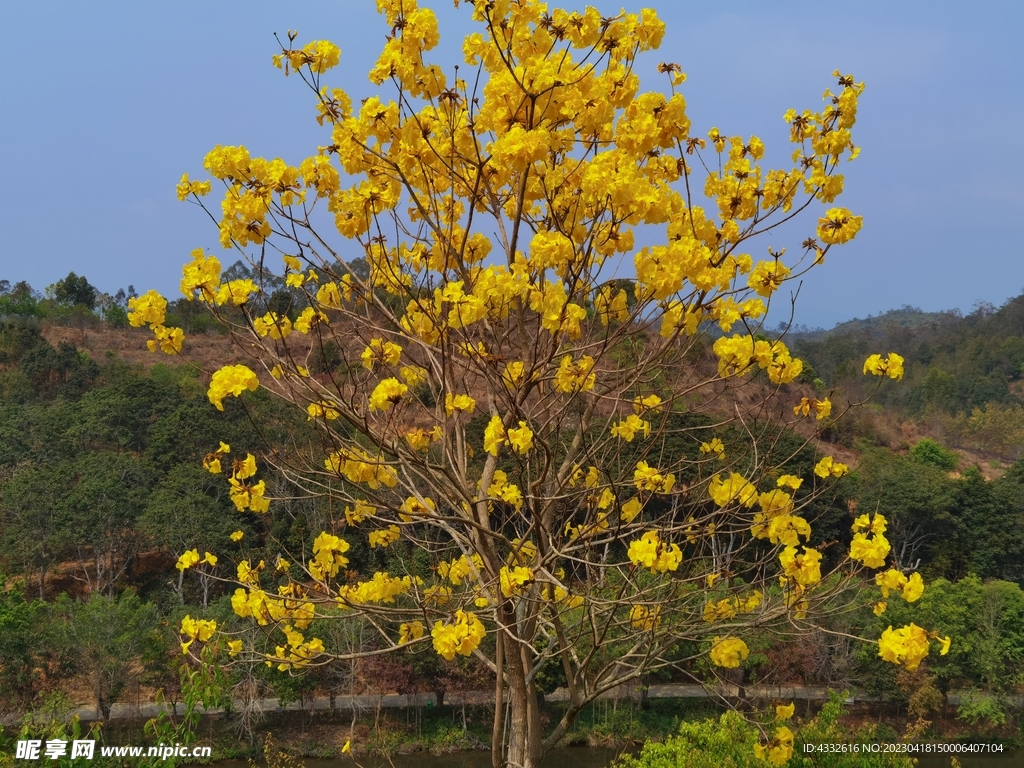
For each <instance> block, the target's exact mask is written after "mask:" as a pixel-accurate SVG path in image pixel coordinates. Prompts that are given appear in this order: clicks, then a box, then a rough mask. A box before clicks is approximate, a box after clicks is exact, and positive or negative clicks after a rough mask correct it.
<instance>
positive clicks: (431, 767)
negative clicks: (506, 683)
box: [217, 747, 1024, 768]
mask: <svg viewBox="0 0 1024 768" xmlns="http://www.w3.org/2000/svg"><path fill="white" fill-rule="evenodd" d="M620 753H621V750H616V749H609V748H606V747H562V748H560V749H556V750H553V751H552V752H550V753H549V754H548V755H547V757H545V758H544V763H543V768H607V766H608V765H609V764H611V762H612V760H614V759H615V758H616V757H617V756H618V755H619V754H620ZM958 759H959V761H960V765H961V766H962V768H1022V767H1024V750H1017V751H1015V752H1013V753H1010V752H1004V753H1003V754H1002V755H1001V756H998V757H997V756H995V755H993V756H992V757H976V756H973V757H972V756H970V755H960V756H959V757H958ZM302 762H303V763H305V765H306V768H355V766H356V762H355V761H353V760H351V759H343V760H308V759H307V760H303V761H302ZM358 764H359V766H360V767H361V768H491V755H490V753H489V752H484V751H478V752H452V753H450V754H446V755H431V754H427V753H423V752H415V753H413V754H408V755H394V756H393V757H391V758H390V759H389V758H386V757H360V758H359V759H358ZM217 765H218V766H221V768H246V764H245V763H236V762H234V761H231V762H224V763H218V764H217ZM950 765H951V762H950V758H949V757H919V758H918V762H917V766H918V768H949V766H950Z"/></svg>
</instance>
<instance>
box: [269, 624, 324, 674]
mask: <svg viewBox="0 0 1024 768" xmlns="http://www.w3.org/2000/svg"><path fill="white" fill-rule="evenodd" d="M281 631H282V632H283V633H284V636H285V637H286V638H287V645H278V646H276V647H275V648H274V658H276V659H278V660H279V661H280V663H279V664H278V665H277V669H278V671H280V672H287V671H289V670H291V669H301V668H302V667H304V666H306V665H307V664H309V662H311V661H312V660H313V659H315V658H316V657H317V656H319V655H320V654H321V653H323V652H324V643H323V640H321V639H320V638H319V637H314V638H313V639H312V640H306V638H305V637H304V636H303V634H302V633H301V632H299V630H298V629H296V628H295V627H293V626H292V625H290V624H284V625H283V626H282V627H281ZM267 666H271V662H269V661H268V662H267Z"/></svg>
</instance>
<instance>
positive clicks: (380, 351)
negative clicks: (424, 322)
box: [359, 339, 402, 371]
mask: <svg viewBox="0 0 1024 768" xmlns="http://www.w3.org/2000/svg"><path fill="white" fill-rule="evenodd" d="M359 357H360V359H361V360H362V361H363V367H364V368H365V369H366V370H368V371H372V370H373V369H374V368H375V367H376V365H377V364H378V363H384V364H385V365H390V366H394V365H398V361H399V360H401V359H402V347H401V346H399V345H398V344H395V343H394V342H393V341H384V340H383V339H370V344H369V346H367V347H366V349H364V350H363V351H362V354H360V356H359Z"/></svg>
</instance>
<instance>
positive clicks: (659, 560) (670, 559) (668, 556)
mask: <svg viewBox="0 0 1024 768" xmlns="http://www.w3.org/2000/svg"><path fill="white" fill-rule="evenodd" d="M627 555H628V556H629V560H630V562H632V563H633V564H634V565H642V566H643V567H645V568H650V569H651V573H665V572H667V571H674V570H676V569H677V568H678V567H679V565H680V563H682V562H683V553H682V550H680V549H679V545H678V544H669V543H667V542H663V541H661V539H659V538H658V533H657V531H648V532H647V533H645V534H644V535H643V536H641V537H640V538H639V539H637V540H635V541H633V542H631V543H630V545H629V551H628V552H627Z"/></svg>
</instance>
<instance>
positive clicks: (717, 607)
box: [702, 589, 764, 623]
mask: <svg viewBox="0 0 1024 768" xmlns="http://www.w3.org/2000/svg"><path fill="white" fill-rule="evenodd" d="M763 599H764V593H763V592H761V590H759V589H755V590H753V591H752V592H751V593H750V594H749V595H747V596H746V597H739V596H738V595H737V596H733V597H727V598H723V599H722V600H717V601H716V600H708V601H707V603H705V604H704V612H703V614H702V617H703V619H704V621H707V622H709V623H710V622H715V621H724V620H726V619H733V618H735V617H736V616H739V615H740V614H743V613H751V612H753V611H756V610H757V608H758V606H759V605H761V601H762V600H763Z"/></svg>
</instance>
